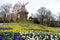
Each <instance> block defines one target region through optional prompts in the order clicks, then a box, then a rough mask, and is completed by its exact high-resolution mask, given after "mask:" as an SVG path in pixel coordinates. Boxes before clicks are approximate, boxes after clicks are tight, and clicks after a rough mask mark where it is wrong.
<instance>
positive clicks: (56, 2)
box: [0, 0, 60, 14]
mask: <svg viewBox="0 0 60 40" xmlns="http://www.w3.org/2000/svg"><path fill="white" fill-rule="evenodd" d="M18 1H20V2H21V3H22V2H29V3H28V4H27V5H26V9H27V10H28V12H29V13H35V12H36V11H37V9H39V8H40V7H43V6H44V7H46V8H47V9H49V10H51V11H52V13H54V14H57V12H60V0H0V6H1V5H2V4H5V3H11V4H12V5H14V4H15V3H17V2H18Z"/></svg>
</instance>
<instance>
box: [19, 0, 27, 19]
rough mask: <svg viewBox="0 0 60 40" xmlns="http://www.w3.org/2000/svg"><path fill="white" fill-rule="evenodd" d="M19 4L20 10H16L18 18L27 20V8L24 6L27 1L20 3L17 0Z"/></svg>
mask: <svg viewBox="0 0 60 40" xmlns="http://www.w3.org/2000/svg"><path fill="white" fill-rule="evenodd" d="M18 3H19V5H20V10H18V14H19V15H20V20H27V14H28V12H27V10H26V8H25V6H26V5H27V4H28V2H26V3H24V2H23V4H21V3H20V2H19V1H18Z"/></svg>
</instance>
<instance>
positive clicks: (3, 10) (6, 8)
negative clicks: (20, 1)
mask: <svg viewBox="0 0 60 40" xmlns="http://www.w3.org/2000/svg"><path fill="white" fill-rule="evenodd" d="M11 7H12V6H11V4H3V5H2V6H1V13H2V15H3V20H4V22H5V21H6V20H7V18H8V17H7V16H8V15H9V13H10V12H9V11H10V8H11Z"/></svg>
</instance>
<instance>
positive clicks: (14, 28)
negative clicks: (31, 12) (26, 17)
mask: <svg viewBox="0 0 60 40" xmlns="http://www.w3.org/2000/svg"><path fill="white" fill-rule="evenodd" d="M1 27H2V28H11V30H0V32H20V33H24V32H30V31H31V32H35V31H41V32H48V33H49V32H52V33H60V31H59V30H58V29H57V28H52V27H47V26H43V25H40V24H35V23H33V22H31V21H30V22H29V21H25V22H17V23H16V22H12V23H6V24H3V25H0V28H1Z"/></svg>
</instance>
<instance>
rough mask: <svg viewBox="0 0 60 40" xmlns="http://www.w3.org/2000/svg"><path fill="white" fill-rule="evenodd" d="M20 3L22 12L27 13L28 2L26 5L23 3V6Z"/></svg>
mask: <svg viewBox="0 0 60 40" xmlns="http://www.w3.org/2000/svg"><path fill="white" fill-rule="evenodd" d="M18 3H19V4H20V6H21V8H20V11H23V12H27V10H26V8H25V6H26V5H27V4H28V2H26V3H24V2H23V4H21V3H20V2H19V1H18Z"/></svg>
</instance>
